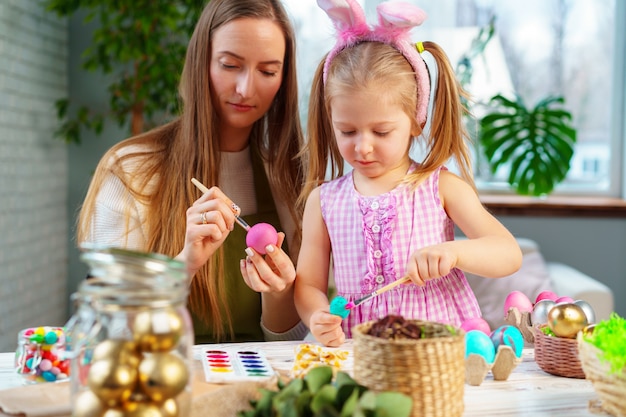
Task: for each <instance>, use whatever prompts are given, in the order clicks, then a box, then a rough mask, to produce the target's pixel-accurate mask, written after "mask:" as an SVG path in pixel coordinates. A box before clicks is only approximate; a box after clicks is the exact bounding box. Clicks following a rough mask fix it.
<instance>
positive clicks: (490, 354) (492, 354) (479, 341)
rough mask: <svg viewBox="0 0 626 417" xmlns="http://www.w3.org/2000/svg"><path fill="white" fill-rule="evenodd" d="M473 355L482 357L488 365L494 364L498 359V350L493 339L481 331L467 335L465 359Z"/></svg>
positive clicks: (472, 331)
mask: <svg viewBox="0 0 626 417" xmlns="http://www.w3.org/2000/svg"><path fill="white" fill-rule="evenodd" d="M471 354H475V355H480V356H482V357H483V358H485V361H487V363H493V361H494V360H495V358H496V349H495V347H494V345H493V342H492V341H491V338H490V337H489V336H487V334H485V333H484V332H482V331H480V330H470V331H469V332H467V333H465V357H466V358H467V357H468V356H469V355H471Z"/></svg>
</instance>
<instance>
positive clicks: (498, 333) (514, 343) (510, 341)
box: [491, 324, 524, 358]
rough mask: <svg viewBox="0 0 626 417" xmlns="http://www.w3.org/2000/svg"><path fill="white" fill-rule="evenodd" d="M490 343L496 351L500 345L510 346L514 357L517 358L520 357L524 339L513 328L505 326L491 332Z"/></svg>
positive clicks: (516, 329) (520, 333) (517, 330)
mask: <svg viewBox="0 0 626 417" xmlns="http://www.w3.org/2000/svg"><path fill="white" fill-rule="evenodd" d="M491 341H492V343H493V346H494V347H495V349H496V350H498V347H499V346H500V345H504V346H510V347H511V349H513V352H515V356H517V357H518V358H519V357H521V356H522V349H523V348H524V337H523V336H522V332H520V331H519V329H518V328H517V327H515V326H511V325H508V324H506V325H504V326H500V327H498V328H497V329H496V330H494V331H493V332H491Z"/></svg>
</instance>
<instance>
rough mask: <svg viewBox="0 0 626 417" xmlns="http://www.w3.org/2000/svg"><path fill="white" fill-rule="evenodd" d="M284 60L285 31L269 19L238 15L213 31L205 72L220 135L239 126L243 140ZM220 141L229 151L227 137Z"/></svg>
mask: <svg viewBox="0 0 626 417" xmlns="http://www.w3.org/2000/svg"><path fill="white" fill-rule="evenodd" d="M284 59H285V36H284V35H283V32H282V30H281V28H280V26H279V25H278V24H277V23H275V22H273V21H271V20H268V19H253V18H241V19H236V20H233V21H231V22H229V23H227V24H225V25H223V26H222V27H220V28H219V29H217V30H216V31H215V34H214V36H213V39H212V50H211V63H210V67H209V74H210V77H211V99H212V100H213V105H214V106H215V109H216V112H217V114H218V116H219V120H220V122H219V123H220V129H221V132H222V136H226V135H229V134H231V135H232V134H233V133H236V132H238V131H240V132H242V133H245V135H244V137H245V138H246V139H247V134H248V133H249V132H250V129H251V127H252V125H253V124H254V122H256V121H257V120H259V119H260V118H261V117H263V115H264V114H265V113H266V112H267V110H268V109H269V108H270V106H271V104H272V101H273V100H274V97H275V96H276V93H277V92H278V89H279V88H280V85H281V82H282V78H283V77H282V73H283V63H284ZM233 136H234V135H233ZM221 142H222V149H223V150H229V149H224V148H228V147H229V146H228V145H229V144H228V138H224V137H222V138H221ZM233 145H234V144H233ZM237 147H241V146H235V148H237ZM232 150H239V149H232Z"/></svg>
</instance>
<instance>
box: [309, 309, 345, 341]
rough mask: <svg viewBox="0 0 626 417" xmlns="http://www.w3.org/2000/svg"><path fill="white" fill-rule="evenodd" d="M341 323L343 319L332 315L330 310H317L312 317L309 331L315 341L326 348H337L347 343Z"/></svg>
mask: <svg viewBox="0 0 626 417" xmlns="http://www.w3.org/2000/svg"><path fill="white" fill-rule="evenodd" d="M341 321H342V320H341V317H339V316H336V315H334V314H330V312H329V311H328V310H317V311H315V312H314V313H313V314H312V315H311V321H310V323H309V330H310V331H311V334H312V335H313V337H315V340H317V341H318V342H320V343H322V344H324V346H329V347H337V346H340V345H341V344H343V342H345V341H346V334H345V333H344V332H343V329H342V328H341Z"/></svg>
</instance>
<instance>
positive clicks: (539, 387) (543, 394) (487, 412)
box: [0, 340, 607, 417]
mask: <svg viewBox="0 0 626 417" xmlns="http://www.w3.org/2000/svg"><path fill="white" fill-rule="evenodd" d="M300 343H302V342H301V341H287V342H258V343H237V344H216V345H197V346H194V359H195V360H200V357H201V352H202V351H203V349H205V348H207V347H208V346H210V347H211V348H215V349H224V348H237V349H251V350H261V351H262V352H263V353H264V354H265V356H266V358H267V360H268V361H269V363H270V364H271V366H272V367H273V368H274V369H275V370H277V371H279V372H281V373H288V372H289V371H290V370H291V367H292V365H293V360H294V349H295V347H296V346H298V345H299V344H300ZM341 349H345V350H348V351H349V352H350V355H349V357H348V359H347V360H346V361H345V362H344V364H343V369H344V370H345V371H347V372H348V373H351V371H352V364H353V363H352V354H351V353H352V341H351V340H349V341H347V342H346V343H345V344H344V345H342V346H341ZM13 360H14V354H13V353H0V389H7V388H11V387H15V386H19V385H20V384H21V383H22V380H21V379H20V377H19V376H18V375H16V374H15V372H14V371H13ZM464 388H465V390H464V403H465V412H464V414H463V416H464V417H469V416H481V417H489V416H499V417H504V416H532V417H540V416H568V417H572V416H598V415H607V414H603V413H602V412H601V411H599V410H597V407H596V406H594V404H595V403H596V402H597V399H598V397H597V394H596V393H595V391H594V389H593V386H592V385H591V382H590V381H587V380H585V379H575V378H564V377H558V376H554V375H550V374H548V373H546V372H544V371H542V370H541V369H540V368H539V367H538V365H537V364H536V363H535V360H534V350H533V349H532V348H526V349H524V351H523V353H522V362H521V363H520V364H519V365H518V366H517V367H516V368H515V369H514V370H513V372H512V373H511V375H510V376H509V378H508V379H507V380H506V381H495V380H494V379H493V377H492V375H491V373H489V374H487V376H486V378H485V380H484V381H483V382H482V384H480V385H478V386H470V385H468V384H465V385H464Z"/></svg>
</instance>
